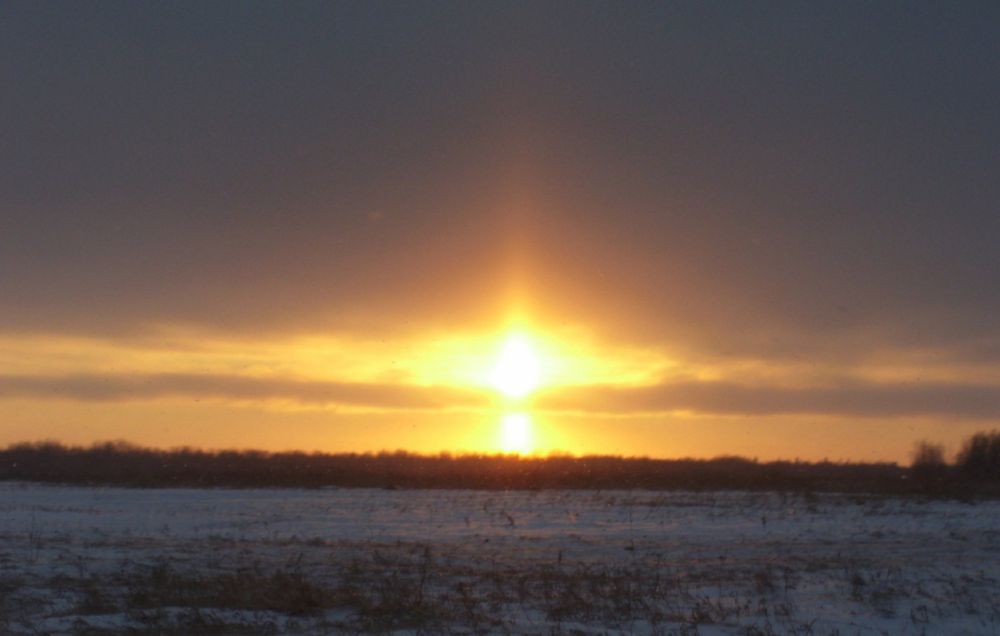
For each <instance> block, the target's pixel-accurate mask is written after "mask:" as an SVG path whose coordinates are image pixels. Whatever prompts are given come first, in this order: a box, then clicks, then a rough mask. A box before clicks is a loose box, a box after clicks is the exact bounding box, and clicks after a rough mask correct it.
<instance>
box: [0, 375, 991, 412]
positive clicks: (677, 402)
mask: <svg viewBox="0 0 1000 636" xmlns="http://www.w3.org/2000/svg"><path fill="white" fill-rule="evenodd" d="M0 398H31V399H43V400H48V399H63V400H78V401H100V402H116V401H141V400H157V399H165V398H166V399H180V400H200V399H211V400H220V401H228V402H264V403H266V402H285V403H294V404H299V405H304V406H350V407H363V408H371V409H384V410H444V409H483V408H489V407H491V406H493V405H495V404H496V403H497V398H496V396H495V395H493V394H492V393H491V392H489V391H485V390H476V389H460V388H450V387H423V386H413V385H405V384H377V383H349V382H330V381H317V380H294V379H285V378H280V379H279V378H256V377H246V376H239V375H209V374H205V375H199V374H177V373H159V374H156V373H154V374H127V375H91V374H70V375H55V376H0ZM530 405H531V407H532V408H535V409H539V410H543V411H549V412H575V413H584V414H601V415H608V414H610V415H639V414H650V413H671V412H678V411H685V412H692V413H696V414H707V415H727V416H730V415H745V416H769V415H786V414H810V415H832V416H842V417H905V416H928V415H930V416H945V417H950V418H963V419H991V418H993V419H1000V387H996V386H992V385H976V384H958V383H928V382H904V383H875V382H851V383H844V384H841V385H838V386H826V387H812V388H793V387H779V386H761V385H744V384H738V383H733V382H712V381H703V382H671V383H664V384H658V385H653V386H644V387H629V388H622V387H613V386H606V385H595V386H576V387H569V388H566V387H564V388H553V389H548V390H544V391H542V392H540V393H539V394H538V395H537V396H535V397H534V398H533V399H532V400H531V401H530ZM522 406H523V405H522Z"/></svg>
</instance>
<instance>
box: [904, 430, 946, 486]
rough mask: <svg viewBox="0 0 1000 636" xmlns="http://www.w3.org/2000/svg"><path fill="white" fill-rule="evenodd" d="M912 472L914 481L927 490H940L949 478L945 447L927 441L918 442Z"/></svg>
mask: <svg viewBox="0 0 1000 636" xmlns="http://www.w3.org/2000/svg"><path fill="white" fill-rule="evenodd" d="M910 470H911V471H912V474H913V480H914V481H915V482H916V483H917V485H918V486H919V487H921V488H922V489H925V490H935V489H940V488H942V487H943V486H944V482H945V479H946V478H947V477H948V464H947V463H946V462H945V460H944V446H943V445H941V444H932V443H931V442H928V441H927V440H921V441H919V442H917V443H916V444H915V445H914V447H913V455H912V462H911V463H910Z"/></svg>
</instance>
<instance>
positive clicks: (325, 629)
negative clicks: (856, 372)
mask: <svg viewBox="0 0 1000 636" xmlns="http://www.w3.org/2000/svg"><path fill="white" fill-rule="evenodd" d="M343 632H348V633H357V632H398V633H441V632H449V633H454V632H467V633H468V632H477V633H518V634H521V633H525V634H528V633H537V634H543V633H545V634H548V633H700V634H730V633H747V634H768V633H779V634H784V633H799V634H831V633H839V634H855V633H860V634H869V633H870V634H878V633H890V634H921V633H944V634H958V633H968V634H998V633H1000V502H996V501H991V502H980V503H976V504H965V503H960V502H954V501H926V500H919V499H893V498H884V497H867V496H857V495H852V496H847V495H844V496H841V495H818V496H801V495H788V496H784V495H781V494H752V493H732V492H726V493H660V492H643V491H614V492H611V491H607V492H592V491H538V492H473V491H447V490H442V491H410V490H394V491H386V490H186V489H184V490H182V489H176V490H173V489H161V490H132V489H119V488H80V487H60V486H42V485H35V484H20V483H3V484H0V633H2V634H113V633H123V634H124V633H129V634H135V633H140V634H141V633H149V634H154V633H155V634H175V633H176V634H206V633H214V634H231V633H238V634H258V633H299V634H322V633H343Z"/></svg>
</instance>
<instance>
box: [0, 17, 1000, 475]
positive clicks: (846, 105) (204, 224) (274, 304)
mask: <svg viewBox="0 0 1000 636" xmlns="http://www.w3.org/2000/svg"><path fill="white" fill-rule="evenodd" d="M998 25H1000V8H998V5H996V4H995V3H990V2H981V3H980V2H961V3H942V2H879V3H869V2H837V3H803V2H787V3H786V2H767V3H750V2H746V3H742V2H740V3H736V2H711V3H709V2H704V3H694V2H683V3H674V2H659V3H617V2H614V3H612V2H609V3H593V2H572V3H570V2H563V3H546V2H525V3H511V2H488V3H487V2H455V3H447V2H434V3H409V2H408V3H396V2H393V3H380V2H372V1H365V2H354V3H351V2H337V3H319V2H286V3H271V2H267V3H254V2H238V3H227V2H212V3H187V2H177V3H131V2H88V3H55V2H51V3H48V2H5V3H3V4H2V5H0V85H2V86H3V87H4V89H3V98H2V99H0V336H2V337H3V338H4V339H6V340H5V342H6V343H7V344H6V346H7V347H8V350H9V351H8V354H7V355H8V357H10V358H13V357H15V356H14V354H13V353H10V351H13V350H14V348H16V346H17V343H18V342H21V343H22V345H23V343H25V342H28V340H25V339H36V340H39V339H46V338H49V339H53V338H64V339H65V338H83V339H87V338H91V339H98V340H103V341H105V342H110V343H112V344H114V343H118V344H120V343H121V342H123V341H125V340H130V339H139V340H141V339H142V338H143V337H145V336H148V334H150V333H153V332H154V331H155V330H156V329H163V328H165V327H167V328H169V327H172V326H176V327H178V328H180V327H183V328H185V329H196V330H200V331H199V332H200V333H215V334H228V335H231V336H233V337H238V338H243V339H246V341H249V342H252V341H253V340H254V339H261V340H264V339H267V340H274V339H281V338H286V337H289V335H290V334H305V335H310V336H330V337H337V338H347V339H350V338H353V339H356V340H357V339H361V340H364V339H382V340H385V339H388V340H389V341H390V343H391V341H392V339H394V338H399V339H405V340H406V341H407V342H411V341H413V340H414V339H418V340H419V338H420V337H421V334H427V333H435V334H441V333H449V332H454V333H472V332H475V331H476V330H480V331H483V330H487V329H494V328H496V327H497V325H499V324H501V323H502V321H503V319H504V316H505V314H506V312H507V311H508V310H509V309H510V304H511V303H512V302H514V300H512V299H516V302H517V303H519V305H521V306H523V307H526V308H527V311H528V312H529V313H530V314H531V315H532V316H534V317H535V318H536V319H537V321H538V323H539V324H538V325H536V326H537V327H538V328H539V329H545V328H551V329H553V330H558V329H559V328H562V327H567V328H568V327H573V328H579V329H582V330H584V331H586V333H588V334H590V336H591V337H592V338H593V341H594V342H595V343H598V344H600V345H601V346H604V347H611V348H613V347H622V348H631V349H630V350H634V349H639V350H645V351H655V352H660V353H662V355H663V356H665V357H669V358H670V359H671V360H673V361H675V362H677V361H680V363H687V364H690V365H716V366H717V367H718V368H721V369H724V370H725V372H724V373H721V375H720V376H719V377H718V378H716V379H717V380H719V381H718V382H715V383H711V386H708V384H709V383H707V382H702V381H703V380H705V379H706V378H705V377H702V376H699V375H698V374H697V373H694V372H692V373H690V374H688V373H683V372H678V373H677V374H676V377H674V376H671V377H669V378H668V377H666V376H664V377H661V378H660V380H662V381H661V382H658V383H655V386H652V385H650V386H643V387H639V388H635V387H633V388H630V389H627V390H626V389H616V388H614V387H607V386H604V385H605V384H606V383H605V382H599V383H595V384H601V385H602V387H597V388H599V389H600V390H598V391H597V392H593V391H589V392H586V393H585V395H578V394H577V393H578V392H575V390H564V391H556V390H553V391H552V392H550V395H548V396H547V397H546V396H542V397H541V398H539V402H540V403H542V404H549V405H550V406H552V405H564V406H565V407H566V408H568V409H570V410H574V411H583V412H588V411H595V412H596V411H600V412H605V411H612V412H615V413H630V412H632V411H642V412H644V413H645V412H649V411H654V412H659V411H663V412H668V411H670V412H672V411H675V410H685V411H690V410H693V411H695V412H705V413H709V414H711V413H715V414H719V413H722V414H726V415H737V414H741V415H757V416H767V415H769V414H772V415H773V414H775V413H789V412H790V413H800V412H805V413H813V414H818V415H823V416H834V415H835V416H838V417H844V418H849V417H854V416H858V417H860V416H864V417H875V416H883V415H888V416H913V417H922V416H926V418H931V419H932V420H933V419H934V418H946V419H947V422H953V421H956V420H957V421H967V420H968V421H971V422H972V423H970V424H969V426H975V427H981V426H983V425H988V424H991V423H995V422H997V421H1000V404H998V399H997V397H996V396H997V392H998V391H1000V284H998V277H1000V249H998V243H1000V178H998V175H1000V158H998V154H997V153H998V148H1000V65H998V64H997V60H1000V38H998V37H997V33H998ZM161 344H162V343H161ZM185 346H192V345H191V343H190V342H188V343H187V344H186V345H185ZM596 346H597V344H595V347H596ZM53 355H55V354H53ZM60 355H63V356H64V357H65V356H70V355H73V352H72V351H63V352H62V354H60ZM47 365H49V362H46V361H42V360H41V359H39V362H38V364H37V365H36V368H34V369H33V370H31V372H30V373H21V374H18V373H12V372H10V371H8V372H7V375H6V376H5V377H6V379H5V380H0V399H8V400H9V399H11V398H10V396H11V395H16V396H20V397H19V398H18V399H21V400H23V399H27V397H30V396H34V398H32V399H36V400H44V399H46V398H45V397H44V396H45V395H46V393H45V391H46V389H44V386H54V387H55V389H54V390H56V391H69V392H70V393H72V392H73V391H72V387H84V388H85V389H86V391H89V390H90V389H89V388H87V387H90V386H91V384H94V383H99V382H100V381H101V380H102V378H104V379H107V378H106V374H108V373H109V372H111V371H117V372H121V373H126V374H127V373H129V372H131V371H135V372H139V371H142V372H143V373H149V374H153V375H144V376H143V377H144V378H146V379H147V380H149V381H150V382H152V384H154V385H156V386H158V387H160V388H159V389H156V388H148V384H149V382H147V389H144V392H143V391H140V392H139V393H140V394H139V395H138V396H133V397H134V399H151V396H160V395H163V394H171V395H173V394H175V393H177V392H180V393H183V394H186V395H194V394H198V395H201V394H203V393H205V394H208V395H214V394H215V392H216V389H215V388H213V387H220V386H221V387H230V388H232V387H234V386H238V387H239V388H238V389H237V390H235V394H236V395H235V397H240V396H244V397H245V395H246V394H247V392H250V393H251V394H252V393H253V392H254V390H255V389H254V388H253V387H254V386H255V385H253V383H252V382H251V383H250V384H247V383H246V382H245V381H244V379H241V378H240V377H235V378H232V377H229V375H227V374H230V371H231V369H229V368H225V369H224V368H222V366H221V365H219V364H214V363H213V365H212V366H211V368H205V369H198V370H199V371H204V372H206V373H208V374H209V375H211V376H212V382H211V383H210V384H209V385H199V383H198V382H197V381H195V380H191V379H190V378H186V377H180V376H178V375H177V372H178V370H177V369H173V368H170V369H162V368H158V367H152V366H150V367H143V368H142V369H125V368H119V367H115V365H114V364H111V363H110V362H109V363H107V364H96V363H86V364H83V363H81V364H80V365H77V366H76V367H75V368H67V369H62V370H57V369H54V368H50V366H47ZM727 365H728V366H727ZM682 366H683V364H682ZM739 369H751V370H747V371H745V372H740V371H739ZM762 369H763V371H762ZM767 369H770V371H767ZM795 369H799V370H802V369H805V370H806V371H805V374H806V375H808V376H809V377H813V376H815V377H822V378H825V380H824V382H823V383H819V384H818V385H817V386H810V387H806V388H802V387H799V388H798V389H797V390H798V391H799V392H798V393H794V394H789V393H788V392H787V391H783V390H779V385H780V386H785V385H788V384H789V378H790V377H797V376H796V375H795V374H796V373H797V371H795ZM56 371H59V372H58V373H57V372H56ZM63 371H65V372H68V373H70V374H71V375H72V377H73V378H75V379H74V380H73V381H72V382H70V381H69V380H68V379H67V376H65V375H60V373H62V372H63ZM158 373H162V374H164V375H155V374H158ZM171 374H173V375H171ZM230 375H231V374H230ZM777 376H780V378H778V380H780V381H778V380H775V377H777ZM157 378H159V380H157ZM893 379H898V380H899V383H897V384H891V385H889V386H885V384H884V383H885V382H886V381H892V380H893ZM876 380H877V386H875V385H873V382H875V381H876ZM112 381H114V382H119V381H120V380H118V379H114V378H112ZM290 381H291V380H289V379H288V378H287V377H284V376H283V377H282V378H281V379H280V380H276V382H279V385H278V386H277V388H275V386H272V385H269V386H268V387H267V388H264V387H262V388H260V390H259V396H260V397H261V398H262V399H264V398H266V397H268V396H270V395H273V394H274V393H275V392H277V393H281V394H284V393H291V394H295V395H297V394H298V393H301V392H302V391H303V389H301V387H300V388H299V389H289V388H288V386H287V385H286V384H281V383H287V382H290ZM308 381H309V382H311V381H313V380H311V379H310V380H308ZM337 381H338V382H341V381H348V382H361V383H365V382H369V383H370V382H371V381H372V378H371V377H364V378H338V379H337ZM74 382H76V384H74ZM692 382H696V383H698V384H697V386H694V385H692V384H691V383H692ZM380 383H381V381H380ZM389 384H392V383H391V382H390V383H389ZM402 384H405V382H404V383H402ZM125 385H128V386H132V385H135V381H134V378H133V380H126V381H125V382H124V385H123V386H125ZM116 386H118V385H116ZM205 386H207V387H208V388H205ZM32 387H33V388H32ZM67 387H68V388H67ZM199 387H202V388H199ZM753 387H757V388H753ZM127 388H128V387H127V386H125V388H121V390H123V391H127ZM314 389H315V390H314ZM411 389H412V387H407V386H388V387H384V391H382V390H381V389H379V390H375V389H372V388H371V387H369V389H365V390H374V391H375V392H376V393H378V394H379V395H382V394H383V393H384V394H386V395H390V394H391V395H392V396H393V397H392V398H391V399H392V400H396V399H401V400H403V401H404V402H406V400H417V401H418V402H420V403H421V404H423V402H421V401H422V400H431V401H432V402H433V403H435V404H436V403H437V402H436V400H437V399H438V398H437V397H432V396H425V395H423V394H422V393H421V394H420V395H415V394H411V393H408V391H411ZM339 390H340V389H338V388H336V387H334V388H332V389H331V388H329V387H328V388H326V389H316V388H315V387H312V388H310V387H306V388H305V389H304V391H305V394H307V396H315V395H317V394H318V395H320V396H323V395H327V394H329V393H330V391H332V395H334V396H336V395H339V393H338V391H339ZM456 390H457V389H456ZM86 391H85V392H86ZM379 391H382V392H381V393H379ZM223 392H225V391H223ZM231 392H232V391H231ZM283 392H284V393H283ZM98 393H100V391H98ZM362 393H363V391H362ZM418 393H419V392H418ZM777 393H780V395H778V394H777ZM114 395H119V393H115V392H114V391H111V393H110V394H108V395H106V396H105V398H103V399H105V400H108V401H114V399H115V398H114ZM364 395H369V394H367V393H365V394H364ZM442 395H444V394H442ZM448 395H450V394H448ZM574 395H575V396H576V397H574ZM5 396H6V397H5ZM25 396H27V397H25ZM80 397H81V399H92V398H90V397H87V396H80ZM446 397H447V396H445V398H446ZM445 398H442V399H445ZM234 399H235V398H234ZM312 399H314V398H312V397H309V398H307V399H306V401H309V400H312ZM328 400H333V401H337V400H336V398H335V397H329V398H327V397H323V398H322V399H321V400H320V401H324V402H325V401H328ZM477 400H479V398H478V397H477V398H469V397H468V396H464V394H463V397H461V398H460V399H458V403H459V404H458V405H465V404H466V403H467V402H470V401H471V402H476V401H477ZM347 401H348V402H350V400H347ZM445 402H447V399H445ZM406 403H409V402H406ZM880 405H882V406H880ZM949 405H951V406H949ZM553 408H554V407H553ZM15 416H16V414H15ZM32 417H34V416H32ZM39 417H41V416H39ZM969 418H971V420H970V419H969ZM934 421H936V422H938V423H937V424H936V426H937V427H938V428H935V429H930V430H932V433H934V434H936V433H940V434H942V435H944V433H943V432H941V431H944V430H950V429H947V428H946V427H947V426H951V424H948V423H947V422H945V420H940V419H939V420H934ZM962 430H963V431H964V430H966V429H965V428H963V429H962ZM57 432H58V431H57ZM124 435H125V436H128V434H127V432H126V433H124ZM57 436H58V435H57ZM892 452H897V451H892ZM889 454H890V455H891V453H889Z"/></svg>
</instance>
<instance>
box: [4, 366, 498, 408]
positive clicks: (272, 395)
mask: <svg viewBox="0 0 1000 636" xmlns="http://www.w3.org/2000/svg"><path fill="white" fill-rule="evenodd" d="M0 397H8V398H33V399H65V400H79V401H95V402H117V401H131V400H152V399H157V398H181V399H191V400H195V399H221V400H232V401H267V400H287V401H289V402H294V403H299V404H303V405H327V406H337V405H341V406H360V407H371V408H384V409H403V410H407V409H417V410H423V409H432V410H433V409H445V408H470V407H481V406H484V405H487V404H489V403H490V396H489V395H487V394H485V393H484V392H481V391H473V390H462V389H455V388H447V387H442V388H438V387H419V386H408V385H396V384H375V383H351V382H326V381H319V380H293V379H285V378H254V377H247V376H234V375H208V374H183V373H152V374H128V375H101V374H86V373H82V374H69V375H56V376H0Z"/></svg>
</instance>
